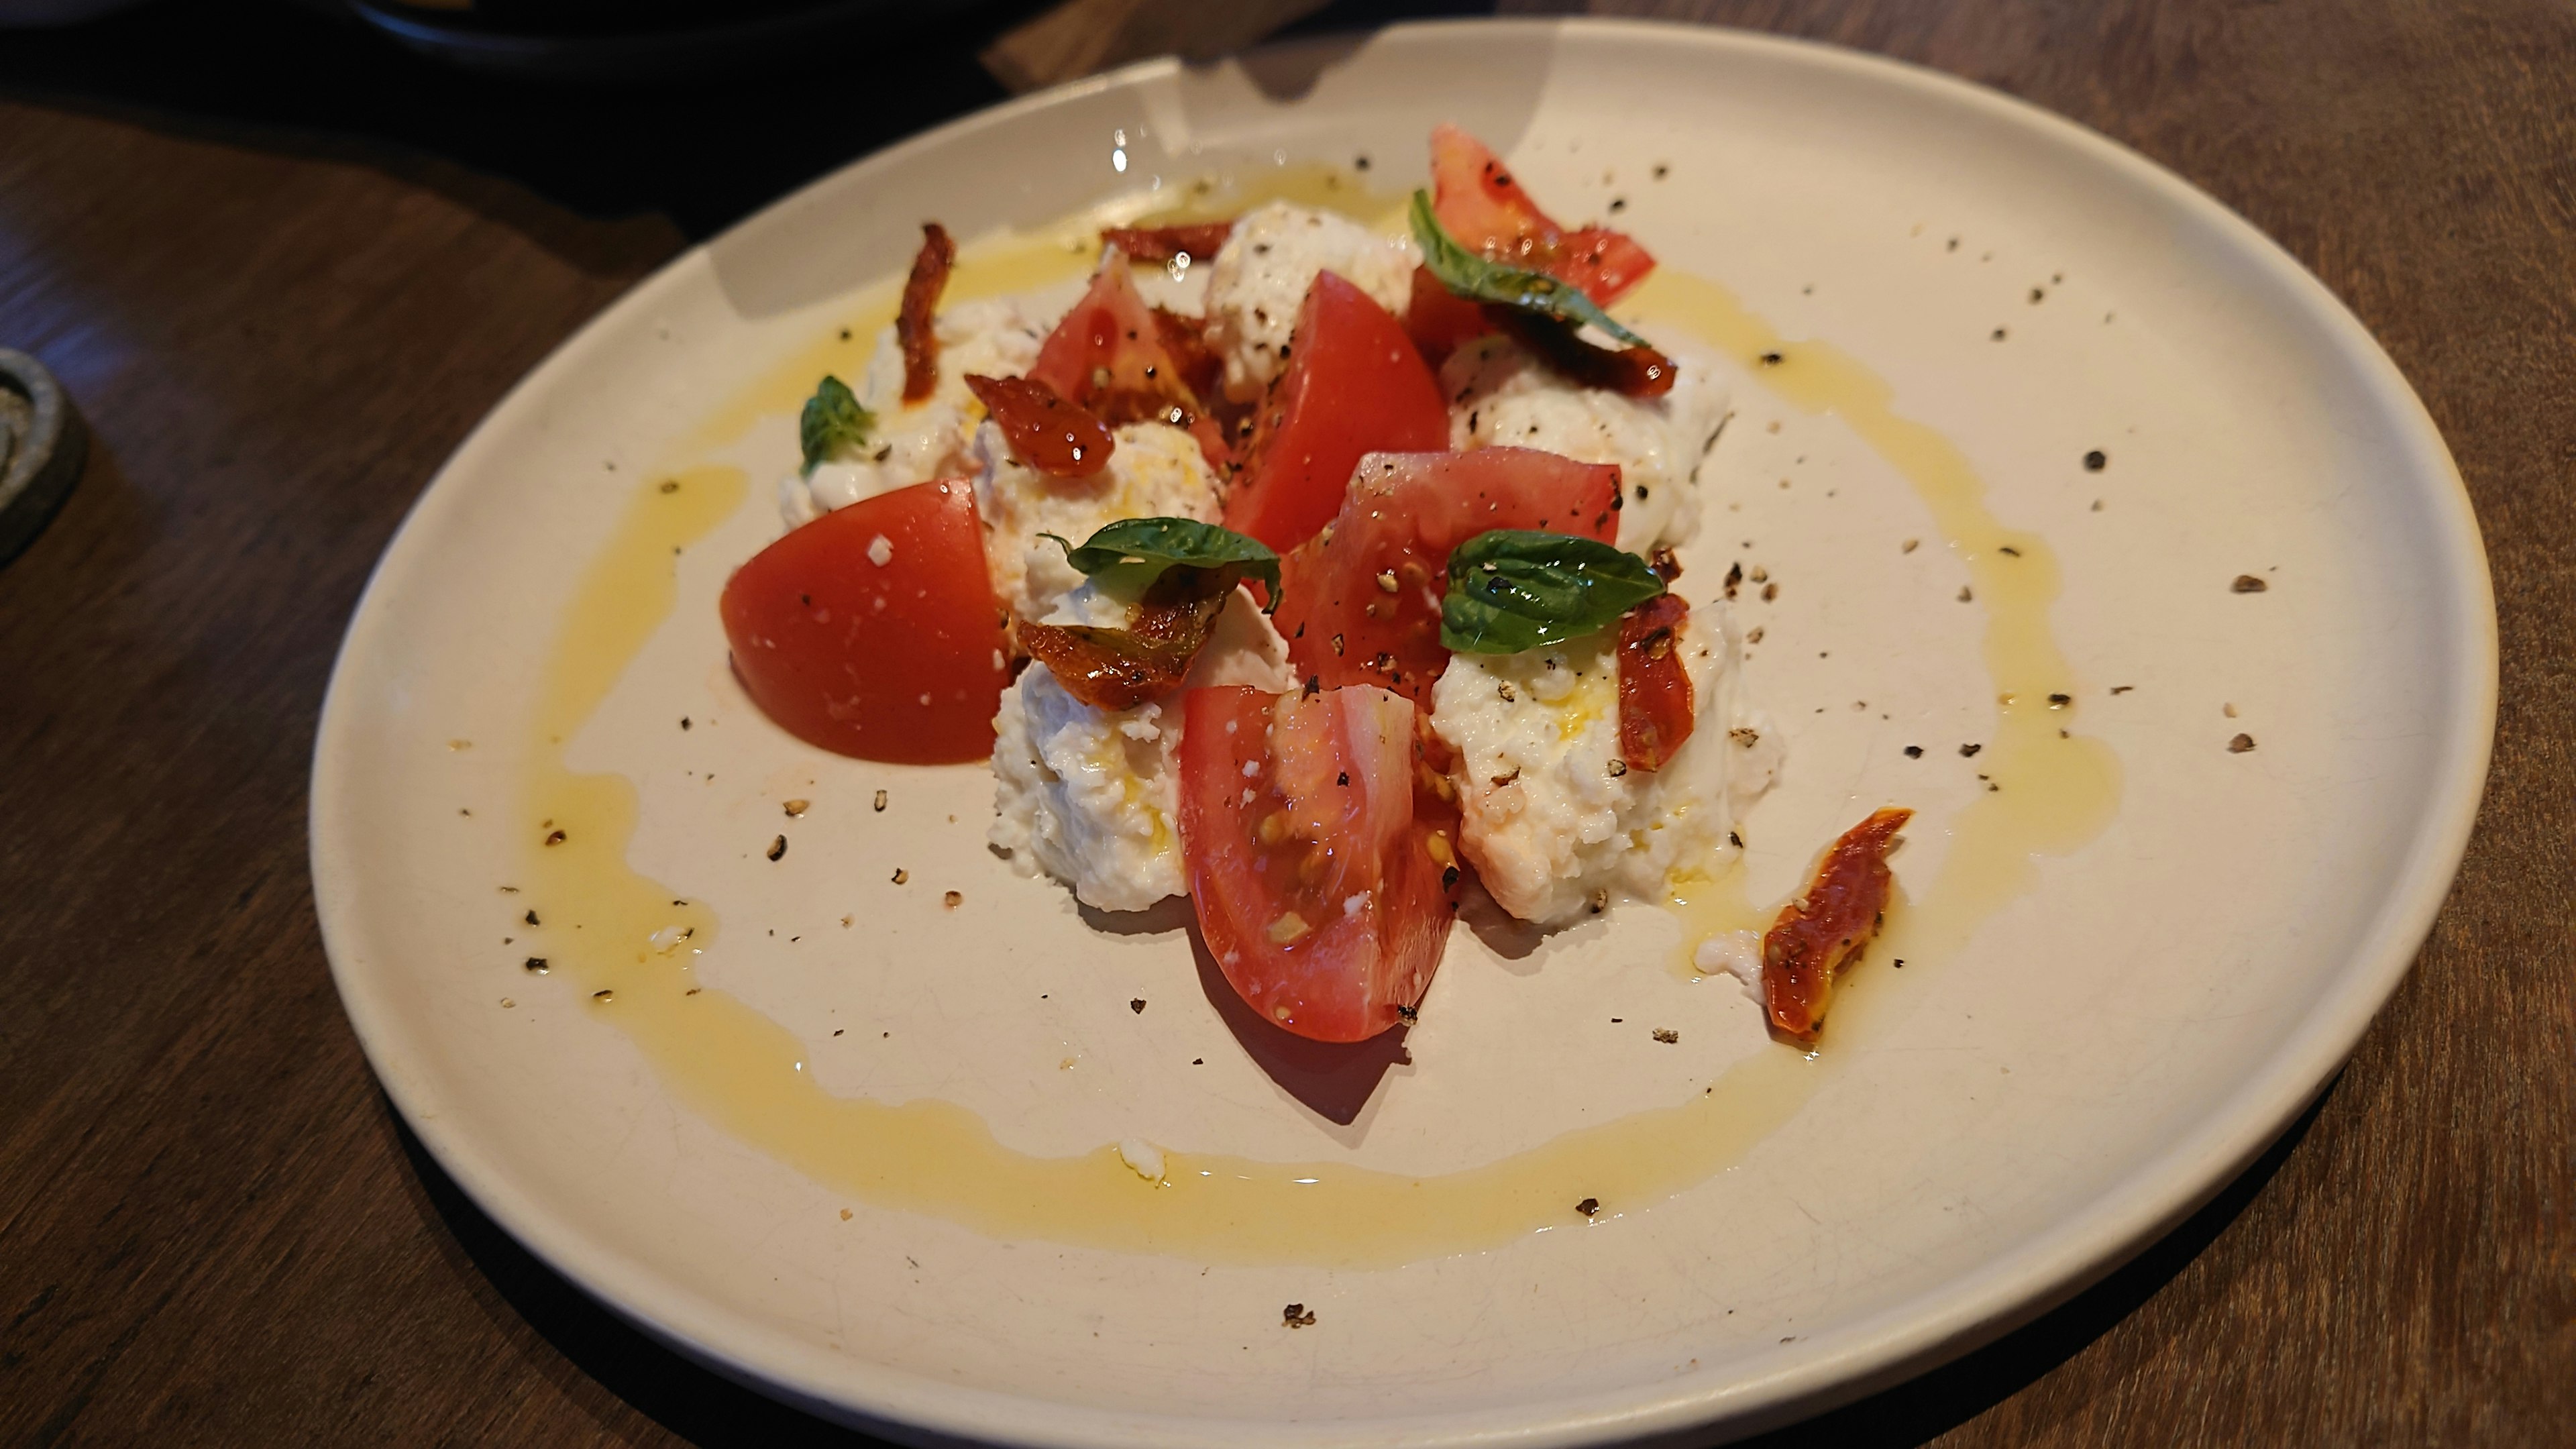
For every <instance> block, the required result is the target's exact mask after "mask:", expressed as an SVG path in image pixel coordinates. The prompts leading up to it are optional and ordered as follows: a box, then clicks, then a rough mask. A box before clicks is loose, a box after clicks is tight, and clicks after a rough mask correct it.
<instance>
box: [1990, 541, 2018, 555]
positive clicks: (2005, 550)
mask: <svg viewBox="0 0 2576 1449" xmlns="http://www.w3.org/2000/svg"><path fill="white" fill-rule="evenodd" d="M1995 552H1997V553H2000V554H2002V555H2004V556H2005V557H2007V558H2019V557H2021V550H2020V549H2017V548H2015V547H2013V546H2012V545H2011V544H2008V543H2007V544H2003V545H2001V546H1999V547H1997V548H1996V550H1995Z"/></svg>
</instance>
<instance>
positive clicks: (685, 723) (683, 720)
mask: <svg viewBox="0 0 2576 1449" xmlns="http://www.w3.org/2000/svg"><path fill="white" fill-rule="evenodd" d="M688 727H689V717H688V716H687V715H682V716H680V728H682V729H687V728H688Z"/></svg>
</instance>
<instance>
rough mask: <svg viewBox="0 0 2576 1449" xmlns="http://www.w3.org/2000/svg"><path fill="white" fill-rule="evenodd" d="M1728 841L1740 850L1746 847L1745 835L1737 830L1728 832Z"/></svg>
mask: <svg viewBox="0 0 2576 1449" xmlns="http://www.w3.org/2000/svg"><path fill="white" fill-rule="evenodd" d="M1726 843H1727V844H1729V845H1732V846H1734V847H1735V848H1736V849H1738V850H1742V849H1743V848H1744V837H1743V836H1742V835H1741V834H1739V833H1737V832H1736V831H1732V830H1730V831H1728V832H1726Z"/></svg>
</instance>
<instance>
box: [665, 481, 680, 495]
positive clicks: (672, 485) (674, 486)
mask: <svg viewBox="0 0 2576 1449" xmlns="http://www.w3.org/2000/svg"><path fill="white" fill-rule="evenodd" d="M662 491H663V492H665V493H677V492H679V491H680V480H679V479H677V478H665V479H663V480H662Z"/></svg>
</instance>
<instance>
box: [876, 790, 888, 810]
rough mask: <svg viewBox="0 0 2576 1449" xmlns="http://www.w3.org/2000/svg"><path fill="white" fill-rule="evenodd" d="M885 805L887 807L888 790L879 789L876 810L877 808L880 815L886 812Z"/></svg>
mask: <svg viewBox="0 0 2576 1449" xmlns="http://www.w3.org/2000/svg"><path fill="white" fill-rule="evenodd" d="M885 807H886V792H884V791H883V790H879V791H878V792H877V798H876V810H877V813H878V814H880V815H882V814H884V813H885Z"/></svg>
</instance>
